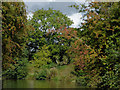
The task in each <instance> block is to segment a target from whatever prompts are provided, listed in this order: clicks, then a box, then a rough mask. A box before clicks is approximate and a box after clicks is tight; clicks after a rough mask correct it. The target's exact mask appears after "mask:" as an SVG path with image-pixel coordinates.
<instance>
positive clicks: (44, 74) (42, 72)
mask: <svg viewBox="0 0 120 90" xmlns="http://www.w3.org/2000/svg"><path fill="white" fill-rule="evenodd" d="M35 78H36V80H45V79H46V78H47V71H46V69H42V70H39V71H36V72H35Z"/></svg>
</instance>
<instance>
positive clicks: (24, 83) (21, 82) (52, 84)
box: [3, 80, 80, 88]
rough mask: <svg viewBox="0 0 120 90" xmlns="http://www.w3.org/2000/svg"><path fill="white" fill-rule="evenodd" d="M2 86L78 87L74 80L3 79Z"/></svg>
mask: <svg viewBox="0 0 120 90" xmlns="http://www.w3.org/2000/svg"><path fill="white" fill-rule="evenodd" d="M3 88H80V86H77V85H76V84H75V82H64V81H54V80H50V81H49V80H47V81H40V80H5V81H3Z"/></svg>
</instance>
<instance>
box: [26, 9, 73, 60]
mask: <svg viewBox="0 0 120 90" xmlns="http://www.w3.org/2000/svg"><path fill="white" fill-rule="evenodd" d="M28 23H29V24H31V25H33V27H34V28H35V31H33V33H30V36H31V37H30V38H29V40H30V42H29V43H28V46H29V52H30V59H31V56H32V54H33V53H35V52H36V50H38V48H39V47H42V46H43V45H45V44H47V45H51V48H52V47H54V49H55V46H56V49H57V47H58V43H59V46H60V45H62V41H63V40H64V39H60V38H58V37H57V36H58V35H59V34H60V33H59V32H60V30H63V28H65V27H67V28H69V26H70V25H71V24H72V23H73V22H72V21H71V20H70V19H69V18H68V17H67V16H66V15H64V14H62V13H61V12H60V11H57V10H52V9H49V10H44V9H41V10H38V11H35V12H34V15H33V18H32V19H31V20H30V21H29V22H28ZM60 43H61V44H60ZM54 51H55V50H53V53H52V54H55V52H54ZM62 52H63V51H62ZM62 52H61V54H62Z"/></svg>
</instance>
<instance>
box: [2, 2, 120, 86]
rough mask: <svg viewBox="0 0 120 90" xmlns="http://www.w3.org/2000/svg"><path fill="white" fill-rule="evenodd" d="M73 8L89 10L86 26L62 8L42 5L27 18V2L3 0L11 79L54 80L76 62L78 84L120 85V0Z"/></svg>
mask: <svg viewBox="0 0 120 90" xmlns="http://www.w3.org/2000/svg"><path fill="white" fill-rule="evenodd" d="M73 7H75V8H76V9H79V12H80V13H83V15H84V16H83V17H82V20H84V22H83V23H82V25H81V27H80V28H70V27H69V26H70V25H71V24H72V23H73V22H72V21H71V20H70V19H69V18H68V17H67V16H66V15H63V14H62V13H61V12H60V11H57V10H52V9H49V10H44V9H41V10H38V11H35V12H34V14H33V17H32V19H29V20H27V19H26V18H27V17H26V9H25V5H24V3H23V2H4V3H2V39H3V40H2V48H3V49H2V50H3V51H2V57H3V65H2V66H3V76H5V77H6V79H26V78H27V79H29V78H31V77H32V79H36V80H46V79H52V78H54V77H55V76H56V75H57V73H58V72H57V69H56V68H58V67H61V66H62V65H69V63H70V64H74V71H72V74H74V75H75V76H77V78H76V83H77V84H78V85H81V86H87V87H98V88H103V87H104V88H119V87H120V60H119V58H120V16H119V15H120V2H108V3H103V2H91V3H89V4H84V5H83V4H81V5H73ZM71 60H73V62H71ZM71 66H72V65H71Z"/></svg>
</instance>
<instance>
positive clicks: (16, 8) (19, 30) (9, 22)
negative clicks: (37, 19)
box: [2, 2, 27, 69]
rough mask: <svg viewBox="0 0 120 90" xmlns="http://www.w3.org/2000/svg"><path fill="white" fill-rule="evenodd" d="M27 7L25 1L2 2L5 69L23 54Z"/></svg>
mask: <svg viewBox="0 0 120 90" xmlns="http://www.w3.org/2000/svg"><path fill="white" fill-rule="evenodd" d="M26 18H27V16H26V8H25V4H24V3H23V2H2V58H3V69H7V68H8V67H10V64H11V63H15V61H14V57H19V56H21V55H22V52H21V51H22V49H23V47H24V45H25V43H24V41H25V37H26V35H27V34H26V33H27V32H26V31H27V29H26V21H27V19H26Z"/></svg>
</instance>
